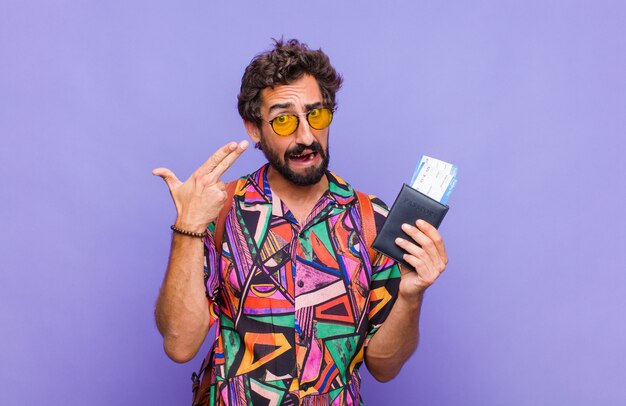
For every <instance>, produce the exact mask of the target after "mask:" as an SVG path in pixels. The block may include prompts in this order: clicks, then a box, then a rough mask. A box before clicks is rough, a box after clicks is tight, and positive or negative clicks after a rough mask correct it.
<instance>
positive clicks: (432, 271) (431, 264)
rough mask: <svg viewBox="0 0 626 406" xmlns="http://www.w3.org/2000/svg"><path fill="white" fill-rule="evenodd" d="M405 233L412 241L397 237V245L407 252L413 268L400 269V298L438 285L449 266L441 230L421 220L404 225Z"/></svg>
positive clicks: (406, 259) (406, 257) (413, 295)
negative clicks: (438, 280)
mask: <svg viewBox="0 0 626 406" xmlns="http://www.w3.org/2000/svg"><path fill="white" fill-rule="evenodd" d="M402 230H403V231H404V232H405V233H407V234H408V235H409V236H410V237H411V238H412V239H413V241H407V240H405V239H402V238H398V239H396V244H397V245H398V246H399V247H400V248H402V249H404V250H405V251H406V252H407V253H406V254H405V255H404V260H405V261H407V262H408V263H409V264H411V265H412V266H413V268H414V269H407V268H405V267H404V266H401V267H400V272H401V274H402V279H401V281H400V295H403V296H404V297H406V298H412V297H416V296H418V295H420V294H422V293H423V292H424V291H425V290H426V288H428V287H429V286H430V285H432V284H433V283H434V282H435V280H436V279H437V278H438V277H439V275H440V274H441V273H442V272H443V271H444V270H445V268H446V265H447V264H448V255H447V254H446V248H445V246H444V243H443V239H442V238H441V235H440V234H439V231H437V229H436V228H435V227H433V226H432V225H430V224H428V223H427V222H425V221H423V220H418V221H416V222H415V224H414V225H411V224H404V225H403V226H402ZM418 244H419V245H418Z"/></svg>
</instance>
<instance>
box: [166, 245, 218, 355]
mask: <svg viewBox="0 0 626 406" xmlns="http://www.w3.org/2000/svg"><path fill="white" fill-rule="evenodd" d="M203 270H204V244H203V241H202V239H200V238H192V237H187V236H182V235H179V234H176V233H174V234H173V237H172V247H171V253H170V260H169V264H168V268H167V273H166V275H165V279H164V281H163V285H162V286H161V290H160V292H159V298H158V300H157V305H156V311H155V315H156V322H157V327H158V329H159V332H160V333H161V335H162V336H163V347H164V349H165V352H166V353H167V355H168V356H169V357H170V358H171V359H173V360H174V361H176V362H186V361H189V360H190V359H192V358H193V357H194V356H195V354H196V353H197V352H198V349H199V348H200V346H201V345H202V342H203V341H204V339H205V338H206V335H207V332H208V328H209V309H208V306H207V299H206V294H205V286H204V272H203Z"/></svg>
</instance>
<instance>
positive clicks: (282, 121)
mask: <svg viewBox="0 0 626 406" xmlns="http://www.w3.org/2000/svg"><path fill="white" fill-rule="evenodd" d="M333 112H334V110H332V109H329V108H326V107H321V108H317V109H313V110H310V111H308V112H307V113H305V114H306V121H307V122H308V123H309V125H310V126H311V128H313V129H314V130H323V129H324V128H326V127H328V126H329V125H330V122H331V121H333ZM267 123H268V124H269V125H271V126H272V130H274V132H275V133H276V134H277V135H280V136H281V137H286V136H288V135H291V134H293V133H294V132H296V130H297V129H298V125H299V124H300V115H296V114H281V115H280V116H277V117H275V118H273V119H271V120H270V121H267Z"/></svg>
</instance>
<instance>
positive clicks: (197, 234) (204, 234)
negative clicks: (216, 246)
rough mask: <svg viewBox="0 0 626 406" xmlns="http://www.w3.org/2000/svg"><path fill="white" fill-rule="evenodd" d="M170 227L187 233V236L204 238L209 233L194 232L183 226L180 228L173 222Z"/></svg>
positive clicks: (181, 232)
mask: <svg viewBox="0 0 626 406" xmlns="http://www.w3.org/2000/svg"><path fill="white" fill-rule="evenodd" d="M170 228H171V229H172V231H173V232H175V233H178V234H182V235H186V236H187V237H195V238H204V237H206V236H207V235H209V234H208V233H207V232H206V231H205V232H204V233H194V232H191V231H187V230H183V229H182V228H178V227H176V226H175V225H173V224H172V225H171V226H170Z"/></svg>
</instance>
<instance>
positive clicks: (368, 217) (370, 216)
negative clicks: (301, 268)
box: [191, 179, 376, 406]
mask: <svg viewBox="0 0 626 406" xmlns="http://www.w3.org/2000/svg"><path fill="white" fill-rule="evenodd" d="M240 182H245V180H242V179H240V180H234V181H232V182H230V183H229V184H228V185H227V186H226V202H225V203H224V206H223V207H222V209H221V210H220V212H219V214H218V216H217V220H216V221H215V230H214V233H213V240H214V241H215V250H216V251H217V255H218V256H221V255H222V243H223V240H224V232H225V229H226V226H225V223H226V216H227V215H228V212H229V211H230V209H232V207H233V196H234V195H235V191H236V190H237V189H238V187H239V186H240ZM354 194H355V196H356V198H357V200H358V202H359V209H360V212H361V225H362V227H363V239H364V240H365V243H366V244H367V249H368V253H369V258H370V261H371V260H372V258H374V257H375V256H376V251H375V250H374V249H373V248H372V243H373V242H374V239H375V238H376V223H375V220H374V207H373V206H372V201H371V200H370V198H369V196H368V195H366V194H365V193H363V192H359V191H358V190H356V189H355V190H354ZM207 301H208V302H209V314H210V320H209V329H210V328H211V326H213V324H214V323H215V321H216V319H217V312H216V310H215V308H214V306H216V304H215V302H211V301H210V300H209V296H208V292H207ZM211 354H212V351H211V352H209V354H208V355H207V356H206V357H205V358H204V360H202V364H201V365H200V370H199V371H198V372H194V373H192V374H191V381H192V382H193V384H192V387H191V390H192V392H193V402H192V406H206V405H209V403H208V402H209V401H210V387H211V382H209V379H208V376H207V374H206V370H207V368H209V367H210V365H211Z"/></svg>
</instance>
